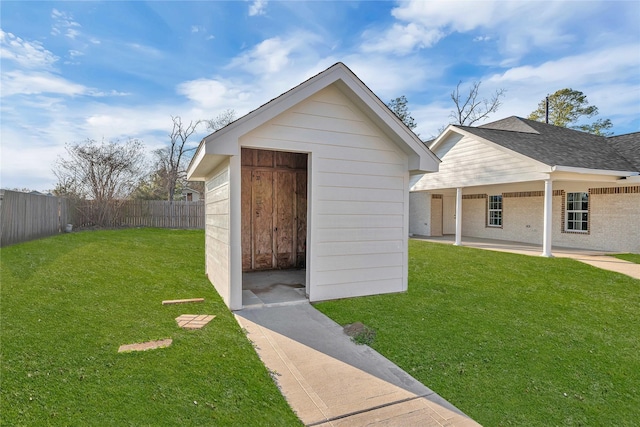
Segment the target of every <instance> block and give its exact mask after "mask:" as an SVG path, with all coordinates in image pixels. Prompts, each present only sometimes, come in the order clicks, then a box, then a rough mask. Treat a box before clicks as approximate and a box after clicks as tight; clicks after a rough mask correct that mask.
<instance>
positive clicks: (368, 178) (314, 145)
mask: <svg viewBox="0 0 640 427" xmlns="http://www.w3.org/2000/svg"><path fill="white" fill-rule="evenodd" d="M438 164H439V160H438V159H437V157H436V156H435V155H433V153H431V152H430V151H429V149H428V148H427V147H426V146H425V145H424V144H423V143H422V141H421V140H420V139H419V138H418V137H417V136H416V135H415V134H414V133H413V132H411V130H410V129H408V128H407V127H406V126H405V125H404V124H403V123H402V122H401V121H400V120H399V119H398V118H397V117H396V115H395V114H394V113H393V112H391V111H390V110H389V109H388V108H387V107H386V105H385V104H384V103H383V102H382V101H381V100H380V99H379V98H378V97H377V96H376V95H375V94H373V92H372V91H371V90H370V89H369V88H368V87H367V86H366V85H365V84H364V83H363V82H362V81H361V80H360V79H359V78H358V77H357V76H356V75H355V74H354V73H353V72H352V71H351V70H349V68H347V67H346V66H345V65H344V64H342V63H337V64H335V65H333V66H331V67H329V68H328V69H326V70H325V71H323V72H321V73H320V74H318V75H316V76H314V77H311V78H310V79H308V80H307V81H305V82H303V83H301V84H300V85H298V86H296V87H294V88H293V89H291V90H289V91H287V92H285V93H284V94H282V95H280V96H279V97H277V98H275V99H273V100H271V101H269V102H268V103H266V104H264V105H262V106H261V107H259V108H258V109H256V110H254V111H252V112H250V113H249V114H247V115H246V116H244V117H242V118H240V119H238V120H236V121H234V122H233V123H231V124H229V125H227V126H226V127H224V128H222V129H220V130H218V131H216V132H214V133H213V134H211V135H209V136H207V137H205V138H204V139H203V140H202V142H201V143H200V145H199V147H198V150H197V151H196V153H195V155H194V157H193V160H192V161H191V164H190V165H189V168H188V179H189V180H192V181H194V180H195V181H198V180H199V181H204V182H205V187H206V189H205V210H206V226H205V236H206V237H205V252H206V261H205V264H206V267H205V268H206V274H207V275H208V277H209V279H210V280H211V282H212V283H213V285H214V286H215V288H216V290H217V291H218V293H219V294H220V296H221V297H222V299H223V300H224V301H225V303H226V304H227V305H228V306H229V307H230V308H231V309H232V310H237V309H241V308H242V285H243V284H242V275H243V272H251V271H257V270H269V269H296V268H297V269H299V268H304V269H305V270H306V271H305V275H306V282H305V286H306V289H305V292H306V295H307V297H308V298H309V300H310V301H320V300H328V299H335V298H345V297H353V296H361V295H372V294H378V293H389V292H402V291H406V289H407V274H408V253H407V251H408V249H407V245H408V235H409V184H410V175H412V174H421V173H426V172H430V171H435V170H437V168H438Z"/></svg>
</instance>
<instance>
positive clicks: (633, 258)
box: [614, 254, 640, 264]
mask: <svg viewBox="0 0 640 427" xmlns="http://www.w3.org/2000/svg"><path fill="white" fill-rule="evenodd" d="M614 257H616V258H620V259H623V260H625V261H630V262H634V263H636V264H640V254H617V255H614Z"/></svg>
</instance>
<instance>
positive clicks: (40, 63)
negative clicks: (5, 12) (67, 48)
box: [0, 29, 58, 69]
mask: <svg viewBox="0 0 640 427" xmlns="http://www.w3.org/2000/svg"><path fill="white" fill-rule="evenodd" d="M0 57H1V58H3V59H9V60H12V61H14V62H15V63H17V64H18V65H20V66H21V67H24V68H31V69H34V68H39V69H50V68H52V66H53V64H54V63H55V62H56V61H57V60H58V57H57V56H55V55H54V54H53V53H51V52H49V51H48V50H47V49H45V48H44V47H43V46H42V44H41V43H40V42H29V41H26V40H23V39H21V38H20V37H17V36H15V35H13V34H12V33H7V32H4V31H2V30H1V29H0Z"/></svg>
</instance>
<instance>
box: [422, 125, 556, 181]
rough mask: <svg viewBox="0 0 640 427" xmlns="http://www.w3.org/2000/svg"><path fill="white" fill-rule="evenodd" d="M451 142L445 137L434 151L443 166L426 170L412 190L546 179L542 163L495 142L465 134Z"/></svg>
mask: <svg viewBox="0 0 640 427" xmlns="http://www.w3.org/2000/svg"><path fill="white" fill-rule="evenodd" d="M454 140H455V139H453V138H452V141H454ZM450 145H451V143H450V141H444V142H443V145H442V146H441V150H436V152H435V154H436V155H438V156H439V157H440V159H441V160H442V163H441V164H440V170H439V171H438V172H434V173H429V174H425V175H424V176H423V177H422V178H421V179H420V181H418V183H417V184H416V185H415V186H414V187H413V188H412V190H413V191H419V190H435V189H441V188H455V187H468V186H472V185H476V184H477V183H478V182H482V183H483V184H498V183H507V182H523V181H530V180H538V179H544V176H543V175H542V174H541V173H540V169H541V166H540V165H538V164H536V163H535V162H533V161H528V160H526V159H522V158H520V157H518V156H516V155H514V154H511V153H509V152H508V151H505V150H502V149H498V148H495V147H494V146H493V145H489V144H486V143H483V142H480V141H477V140H475V139H473V138H469V137H466V136H465V137H463V138H462V139H460V140H459V142H458V143H457V144H455V145H453V147H450Z"/></svg>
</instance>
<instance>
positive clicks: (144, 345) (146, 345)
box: [118, 338, 173, 353]
mask: <svg viewBox="0 0 640 427" xmlns="http://www.w3.org/2000/svg"><path fill="white" fill-rule="evenodd" d="M172 342H173V340H172V339H171V338H167V339H164V340H158V341H148V342H140V343H135V344H123V345H121V346H120V348H118V353H124V352H127V351H146V350H153V349H155V348H164V347H169V346H170V345H171V343H172Z"/></svg>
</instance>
